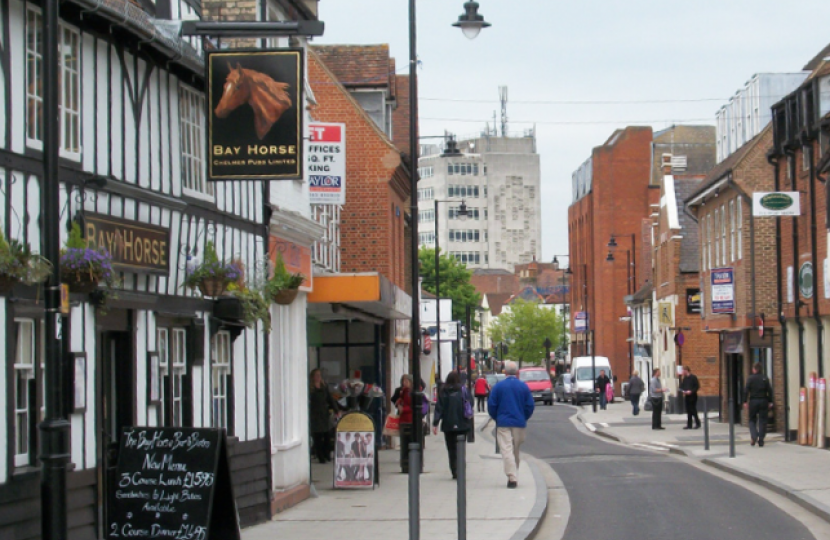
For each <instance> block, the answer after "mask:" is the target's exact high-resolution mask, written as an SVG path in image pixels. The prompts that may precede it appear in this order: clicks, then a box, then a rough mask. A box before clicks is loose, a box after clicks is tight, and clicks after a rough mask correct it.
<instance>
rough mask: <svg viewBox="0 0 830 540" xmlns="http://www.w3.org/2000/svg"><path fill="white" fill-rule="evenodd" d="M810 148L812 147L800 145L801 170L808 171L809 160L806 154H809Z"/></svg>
mask: <svg viewBox="0 0 830 540" xmlns="http://www.w3.org/2000/svg"><path fill="white" fill-rule="evenodd" d="M811 120H812V119H811ZM811 150H812V149H811V148H810V147H809V146H802V147H801V170H802V171H809V170H810V160H809V159H808V156H809V155H810V152H811Z"/></svg>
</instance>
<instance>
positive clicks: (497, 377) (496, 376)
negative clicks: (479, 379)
mask: <svg viewBox="0 0 830 540" xmlns="http://www.w3.org/2000/svg"><path fill="white" fill-rule="evenodd" d="M484 376H485V377H486V378H487V384H489V385H490V388H493V386H495V385H496V383H497V382H499V381H503V380H504V379H506V378H507V375H505V374H504V373H487V374H486V375H484Z"/></svg>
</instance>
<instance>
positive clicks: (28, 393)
mask: <svg viewBox="0 0 830 540" xmlns="http://www.w3.org/2000/svg"><path fill="white" fill-rule="evenodd" d="M15 327H16V329H17V345H16V347H15V355H14V465H15V467H23V466H26V465H29V464H30V463H31V461H30V460H31V458H30V456H31V454H32V450H33V448H31V444H30V443H31V442H32V441H31V440H30V434H31V433H32V428H33V426H34V423H35V421H36V419H35V418H34V413H35V407H34V402H35V394H36V389H35V366H36V361H35V356H36V351H37V350H36V347H35V321H34V320H32V319H15Z"/></svg>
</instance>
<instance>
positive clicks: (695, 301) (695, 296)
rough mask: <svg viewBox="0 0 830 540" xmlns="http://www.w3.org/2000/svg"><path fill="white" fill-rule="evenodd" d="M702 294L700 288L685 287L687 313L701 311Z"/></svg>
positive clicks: (691, 313)
mask: <svg viewBox="0 0 830 540" xmlns="http://www.w3.org/2000/svg"><path fill="white" fill-rule="evenodd" d="M702 303H703V295H702V294H701V293H700V289H686V313H687V314H689V315H693V314H697V313H701V311H702V308H703V306H702Z"/></svg>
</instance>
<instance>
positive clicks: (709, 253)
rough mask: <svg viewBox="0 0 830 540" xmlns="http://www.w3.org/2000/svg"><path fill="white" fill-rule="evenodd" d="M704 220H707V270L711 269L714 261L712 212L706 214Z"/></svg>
mask: <svg viewBox="0 0 830 540" xmlns="http://www.w3.org/2000/svg"><path fill="white" fill-rule="evenodd" d="M706 221H707V222H708V226H707V227H706V252H707V259H708V261H709V270H711V269H712V268H714V263H713V262H712V261H713V259H712V214H709V215H708V216H706Z"/></svg>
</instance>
